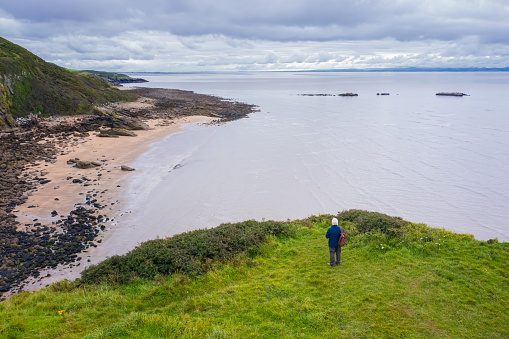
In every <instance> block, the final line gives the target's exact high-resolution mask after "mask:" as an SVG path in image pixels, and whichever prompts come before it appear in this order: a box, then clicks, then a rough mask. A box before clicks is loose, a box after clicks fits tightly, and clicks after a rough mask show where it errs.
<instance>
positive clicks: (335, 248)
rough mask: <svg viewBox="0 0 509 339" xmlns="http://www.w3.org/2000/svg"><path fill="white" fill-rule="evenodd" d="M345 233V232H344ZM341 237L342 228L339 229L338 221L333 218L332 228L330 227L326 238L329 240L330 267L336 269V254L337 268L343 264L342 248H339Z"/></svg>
mask: <svg viewBox="0 0 509 339" xmlns="http://www.w3.org/2000/svg"><path fill="white" fill-rule="evenodd" d="M343 232H344V231H343ZM340 236H341V228H339V227H338V219H336V218H332V226H331V227H329V229H328V230H327V233H326V234H325V237H326V238H327V239H329V254H330V262H328V263H327V265H329V266H330V267H334V254H335V255H336V266H339V264H340V262H341V246H339V244H338V242H339V237H340Z"/></svg>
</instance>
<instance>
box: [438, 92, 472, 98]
mask: <svg viewBox="0 0 509 339" xmlns="http://www.w3.org/2000/svg"><path fill="white" fill-rule="evenodd" d="M436 95H439V96H446V97H463V96H469V95H468V94H465V93H461V92H439V93H437V94H436Z"/></svg>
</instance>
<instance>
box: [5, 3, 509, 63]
mask: <svg viewBox="0 0 509 339" xmlns="http://www.w3.org/2000/svg"><path fill="white" fill-rule="evenodd" d="M0 35H1V36H2V37H4V38H6V39H8V40H10V41H12V42H14V43H17V44H19V45H21V46H23V47H25V48H27V49H28V50H30V51H31V52H33V53H35V54H37V55H39V56H40V57H42V58H43V59H45V60H47V61H50V62H53V63H56V64H58V65H60V66H63V67H67V68H76V69H96V70H109V71H121V72H128V71H163V72H179V71H222V70H304V69H343V68H383V67H508V66H509V0H461V1H460V0H419V1H415V0H336V1H334V0H248V1H245V0H0Z"/></svg>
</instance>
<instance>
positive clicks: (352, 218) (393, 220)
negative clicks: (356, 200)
mask: <svg viewBox="0 0 509 339" xmlns="http://www.w3.org/2000/svg"><path fill="white" fill-rule="evenodd" d="M337 218H338V220H339V221H349V222H352V223H354V224H355V225H356V228H357V231H358V232H359V233H368V232H373V231H375V232H376V231H380V232H382V233H384V234H387V235H391V236H400V235H401V234H402V233H403V232H404V231H405V226H406V225H407V224H409V222H408V221H405V220H403V219H402V218H400V217H391V216H388V215H386V214H382V213H378V212H368V211H363V210H348V211H343V212H341V213H339V214H338V216H337Z"/></svg>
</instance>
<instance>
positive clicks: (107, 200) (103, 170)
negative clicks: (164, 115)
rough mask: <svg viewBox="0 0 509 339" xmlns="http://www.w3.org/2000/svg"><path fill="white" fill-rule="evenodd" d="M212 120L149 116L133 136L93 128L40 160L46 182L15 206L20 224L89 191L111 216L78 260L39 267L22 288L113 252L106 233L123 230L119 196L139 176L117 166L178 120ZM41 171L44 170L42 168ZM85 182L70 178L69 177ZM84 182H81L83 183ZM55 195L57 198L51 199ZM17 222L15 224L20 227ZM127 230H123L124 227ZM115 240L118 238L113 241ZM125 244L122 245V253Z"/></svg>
mask: <svg viewBox="0 0 509 339" xmlns="http://www.w3.org/2000/svg"><path fill="white" fill-rule="evenodd" d="M211 120H213V119H212V118H210V117H204V116H189V117H183V118H179V119H176V120H172V121H171V122H168V121H164V120H151V121H149V122H148V124H149V125H150V127H151V128H152V129H150V130H141V131H136V134H137V135H138V136H136V137H129V136H121V137H119V138H104V137H98V136H97V134H98V133H97V132H94V133H93V134H92V135H91V136H89V137H85V138H79V139H78V140H77V141H73V142H72V143H70V144H69V145H67V146H66V147H64V149H62V151H63V153H65V155H59V156H58V157H57V159H56V161H55V162H54V163H50V164H46V163H45V164H44V165H43V164H41V165H42V167H41V165H39V166H36V167H35V168H37V169H38V170H39V171H43V172H45V173H44V174H45V175H44V177H45V178H46V179H48V180H51V182H49V183H47V184H45V185H43V186H41V187H40V188H39V189H38V190H37V191H36V192H34V193H33V194H32V195H31V196H29V197H28V200H27V202H26V203H25V204H23V205H19V206H17V207H16V211H17V212H16V215H17V216H18V218H17V220H18V221H19V222H20V223H21V225H24V224H25V223H27V224H28V223H32V224H33V222H34V220H35V219H37V221H39V222H41V223H48V222H51V221H52V219H55V218H56V217H52V215H51V212H52V211H56V212H58V215H57V216H60V215H61V216H65V215H68V214H69V212H70V211H71V210H73V209H74V208H75V207H76V206H75V204H83V205H84V206H86V205H85V202H86V196H87V195H89V196H93V198H94V200H97V202H96V203H98V204H100V205H103V206H105V207H103V208H102V209H101V210H100V213H101V214H103V215H104V216H106V217H108V218H110V219H112V220H110V221H109V222H107V223H104V225H105V226H106V230H105V231H104V232H101V233H100V235H99V238H98V239H101V240H102V241H101V243H100V244H98V246H97V247H95V248H93V247H92V248H89V249H88V250H87V251H84V252H86V253H82V255H81V256H82V258H83V260H81V262H80V263H79V266H78V263H74V264H70V265H66V266H63V265H59V266H58V267H57V268H56V269H45V270H42V271H41V275H40V277H39V278H37V279H35V278H29V279H28V280H27V281H26V284H25V287H24V288H23V289H24V290H36V289H40V288H41V287H44V286H46V285H49V284H51V283H53V282H55V281H59V280H63V279H69V280H74V279H76V278H79V277H80V272H81V271H82V270H83V269H84V268H85V267H86V266H89V265H91V264H97V263H99V262H100V261H102V260H104V259H106V258H107V257H109V256H112V255H114V254H118V253H117V252H118V251H119V248H118V246H117V245H116V246H110V244H109V241H108V240H110V242H111V239H112V237H114V233H116V231H120V232H119V233H122V234H125V233H126V231H125V230H119V228H121V227H122V223H117V220H118V218H119V217H120V216H122V215H125V214H126V213H129V211H125V210H124V209H125V205H126V203H127V201H124V200H123V199H124V197H123V195H122V192H123V191H122V188H123V187H124V186H126V183H127V181H128V180H129V177H130V176H132V175H143V174H142V173H136V171H133V172H131V171H123V170H122V169H121V166H122V165H127V166H129V164H130V163H131V162H133V161H134V160H135V159H136V158H137V157H138V156H140V155H141V154H143V152H145V151H146V150H147V149H148V148H149V145H150V144H152V143H154V142H157V141H159V140H162V139H163V138H164V137H166V136H168V135H170V134H173V133H177V132H179V131H181V130H182V129H181V128H180V125H181V124H184V123H202V122H203V123H206V122H210V121H211ZM74 158H79V159H80V160H87V161H96V162H99V163H101V164H102V165H101V166H99V167H95V168H89V169H78V168H76V167H73V165H72V164H68V163H67V161H68V160H69V159H74ZM46 172H47V173H46ZM83 177H85V178H86V179H88V181H83V182H82V183H72V180H73V179H80V180H81V179H82V178H83ZM85 185H86V186H85ZM55 198H57V199H58V200H55ZM23 228H24V226H21V228H20V229H23ZM127 233H128V232H127ZM116 243H118V241H116ZM128 250H130V249H124V251H123V252H126V251H128Z"/></svg>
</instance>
